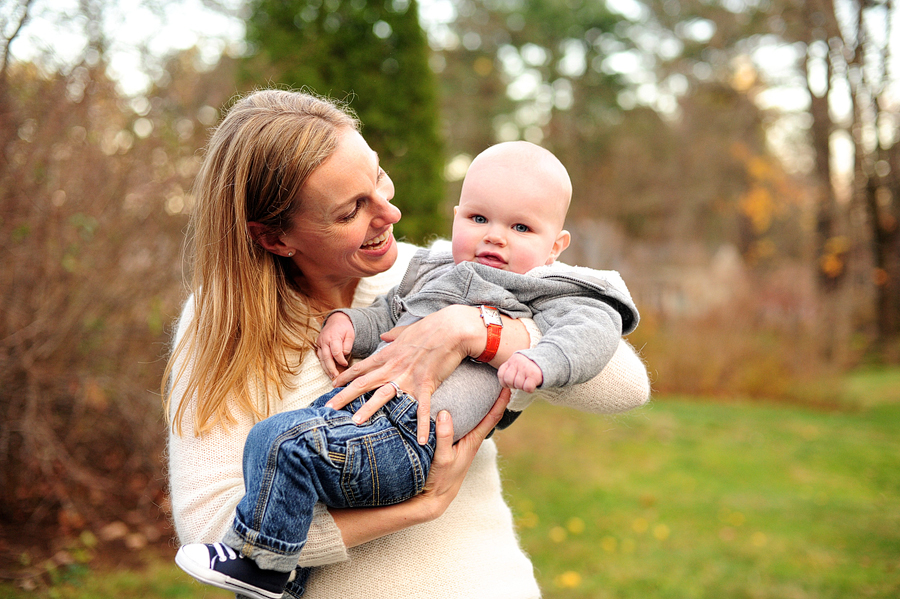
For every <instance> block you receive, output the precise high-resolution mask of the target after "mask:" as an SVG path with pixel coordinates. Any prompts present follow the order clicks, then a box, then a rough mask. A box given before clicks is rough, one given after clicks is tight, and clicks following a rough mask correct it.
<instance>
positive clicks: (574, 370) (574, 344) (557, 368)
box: [517, 296, 622, 388]
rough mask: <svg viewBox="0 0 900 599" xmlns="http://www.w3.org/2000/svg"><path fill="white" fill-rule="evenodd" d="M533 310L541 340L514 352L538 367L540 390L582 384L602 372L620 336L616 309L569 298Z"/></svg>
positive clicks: (595, 300) (543, 304) (585, 298)
mask: <svg viewBox="0 0 900 599" xmlns="http://www.w3.org/2000/svg"><path fill="white" fill-rule="evenodd" d="M533 307H534V308H535V315H534V321H535V323H536V324H537V325H538V327H540V329H541V331H542V333H543V337H542V338H541V340H540V342H539V343H538V344H537V345H536V346H535V347H533V348H531V349H526V350H521V351H520V352H517V353H521V354H523V355H524V356H525V357H527V358H528V359H530V360H532V361H533V362H534V363H535V364H537V365H538V366H539V367H540V368H541V372H542V373H543V375H544V381H543V383H542V384H541V388H547V387H563V386H566V385H572V384H576V383H583V382H585V381H588V380H590V379H592V378H594V377H595V376H597V374H599V373H600V371H601V370H603V367H604V366H605V365H606V364H607V362H609V360H610V359H611V358H612V356H613V354H614V353H615V351H616V348H617V347H618V345H619V339H620V338H621V336H622V316H621V314H620V313H619V311H618V310H617V309H616V308H615V307H613V306H612V305H610V304H608V303H606V302H604V301H602V300H599V299H596V298H589V297H572V296H568V297H565V298H559V299H556V300H547V301H544V302H541V304H540V305H535V306H533Z"/></svg>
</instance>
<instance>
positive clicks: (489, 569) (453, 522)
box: [168, 244, 650, 599]
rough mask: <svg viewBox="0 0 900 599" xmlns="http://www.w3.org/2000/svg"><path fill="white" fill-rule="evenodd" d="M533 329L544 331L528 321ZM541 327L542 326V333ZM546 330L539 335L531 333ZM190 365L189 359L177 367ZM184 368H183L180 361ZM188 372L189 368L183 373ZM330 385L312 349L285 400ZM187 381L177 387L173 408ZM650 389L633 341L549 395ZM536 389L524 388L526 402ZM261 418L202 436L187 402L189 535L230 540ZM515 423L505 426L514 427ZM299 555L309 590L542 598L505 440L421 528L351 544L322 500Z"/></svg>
mask: <svg viewBox="0 0 900 599" xmlns="http://www.w3.org/2000/svg"><path fill="white" fill-rule="evenodd" d="M415 250H416V248H415V247H413V246H410V245H408V244H400V256H399V258H398V260H397V262H396V264H395V265H394V266H393V267H392V268H391V269H390V270H388V271H386V272H384V273H381V274H378V275H376V276H374V277H369V278H367V279H363V280H362V281H360V284H359V285H358V286H357V290H356V294H355V297H354V299H353V307H361V306H366V305H368V304H369V303H371V302H372V300H374V299H375V297H376V296H377V295H380V294H382V293H384V292H386V291H387V290H388V289H389V288H391V287H393V286H394V285H396V284H398V283H399V281H400V279H401V277H402V276H403V272H404V271H405V269H406V265H407V263H408V262H409V260H410V258H411V257H412V254H413V253H414V252H415ZM193 309H194V306H193V301H192V300H190V299H189V300H188V301H187V302H186V303H185V306H184V309H183V311H182V314H181V319H180V322H179V326H178V332H177V334H176V341H177V339H180V338H181V336H182V335H183V334H184V330H185V326H186V324H187V323H188V322H189V320H190V318H191V316H192V314H193ZM529 330H531V331H532V332H533V334H534V331H536V329H535V328H534V327H533V326H531V327H529ZM535 336H536V335H535ZM535 342H536V339H534V338H533V340H532V343H535ZM178 366H180V365H178ZM176 370H177V368H176ZM182 381H184V378H182ZM330 389H331V381H330V380H329V379H328V377H326V376H325V374H324V372H323V371H322V369H321V368H320V367H319V363H318V360H317V359H316V356H315V355H314V354H312V353H309V354H308V355H307V356H305V358H304V360H303V361H302V363H301V365H300V371H299V372H298V373H297V375H296V379H295V380H294V384H293V385H292V388H291V389H288V390H286V391H285V392H284V393H283V394H282V398H281V399H282V401H281V405H280V407H279V409H280V410H293V409H297V408H302V407H304V406H307V405H309V404H310V403H311V402H312V401H313V400H314V399H315V398H317V397H318V396H320V395H321V394H323V393H325V392H327V391H329V390H330ZM180 393H183V383H182V385H181V386H176V388H175V389H174V392H173V401H172V404H173V410H174V407H175V406H176V405H177V403H178V401H179V400H180V399H181V395H180ZM649 393H650V388H649V383H648V379H647V373H646V369H645V367H644V365H643V363H642V362H641V360H640V359H639V358H638V356H637V355H636V354H635V352H634V351H633V350H632V349H631V347H630V346H629V345H628V344H627V343H625V342H624V341H623V342H622V344H621V345H620V348H619V351H617V352H616V354H615V356H614V357H613V359H612V361H611V362H610V363H609V365H608V366H607V367H606V369H604V371H603V372H602V373H601V374H600V375H599V376H598V377H597V378H595V379H594V380H593V381H589V382H587V383H585V384H583V385H578V386H574V387H569V388H567V389H565V390H561V391H555V392H553V393H552V394H548V393H542V395H541V396H542V397H544V398H546V399H547V400H548V401H551V402H553V403H558V404H563V405H569V406H571V407H574V408H577V409H581V410H584V411H589V412H596V413H612V412H621V411H625V410H628V409H631V408H633V407H636V406H639V405H641V404H643V403H645V402H646V401H647V400H648V398H649ZM531 399H532V397H531V396H527V395H524V394H522V395H519V396H518V397H516V398H514V402H515V403H514V405H513V406H511V407H515V408H516V409H521V408H523V407H524V406H526V405H527V404H528V403H530V401H531ZM253 424H254V422H253V419H252V417H250V416H249V415H246V414H244V415H241V416H239V420H238V423H237V424H234V425H231V426H230V427H228V428H227V429H226V428H225V427H218V428H216V429H214V430H212V431H210V432H208V433H206V434H204V435H203V436H201V437H195V436H194V435H193V433H192V432H191V431H193V413H192V411H191V410H187V411H186V414H185V419H184V421H183V423H182V425H183V429H182V430H183V431H184V435H183V436H178V435H175V434H173V433H172V432H171V431H170V434H169V449H168V453H169V479H170V485H171V500H172V513H173V517H174V521H175V529H176V532H177V534H178V538H179V540H180V542H181V543H193V542H206V543H211V542H215V541H219V540H221V538H222V536H223V534H224V532H225V530H226V529H227V528H228V526H230V524H231V520H232V517H233V515H234V508H235V506H236V505H237V503H238V501H239V500H240V498H241V497H242V496H243V494H244V484H243V477H242V472H241V462H242V453H243V448H244V440H245V439H246V437H247V434H248V432H249V431H250V428H251V427H252V426H253ZM514 429H515V427H514V426H513V428H512V429H511V430H510V431H509V432H506V433H504V434H514V432H513V431H514ZM300 564H301V565H305V566H321V567H319V568H317V569H316V570H315V571H314V572H313V574H312V576H311V577H310V583H309V587H308V590H307V594H306V597H308V598H309V599H324V598H327V599H333V598H335V597H340V598H341V599H357V598H358V599H406V598H409V599H420V598H425V597H428V598H434V599H457V598H458V599H471V598H472V597H479V598H481V599H532V598H537V597H540V591H539V589H538V586H537V582H536V581H535V578H534V573H533V569H532V566H531V562H530V561H529V559H528V557H527V556H526V555H525V554H524V553H523V552H522V550H521V549H520V548H519V544H518V540H517V538H516V534H515V531H514V530H513V520H512V514H511V512H510V510H509V508H508V507H507V505H506V503H505V502H504V500H503V497H502V493H501V487H500V474H499V471H498V468H497V448H496V445H495V444H494V442H493V441H492V440H490V439H488V440H487V441H485V442H484V443H483V444H482V446H481V449H480V451H479V452H478V455H477V456H476V457H475V460H474V462H473V463H472V466H471V468H470V469H469V473H468V475H467V476H466V479H465V481H464V483H463V485H462V488H461V490H460V492H459V495H458V496H457V497H456V499H455V500H454V501H453V503H452V504H451V506H450V507H449V509H448V510H447V511H446V512H445V513H444V514H443V515H442V516H441V517H440V518H438V519H437V520H435V521H432V522H429V523H426V524H420V525H417V526H413V527H410V528H407V529H405V530H402V531H400V532H397V533H394V534H391V535H388V536H386V537H382V538H380V539H376V540H374V541H371V542H369V543H366V544H364V545H361V546H359V547H353V548H349V549H348V548H346V547H344V545H343V543H342V541H341V536H340V531H339V530H338V528H337V527H336V526H335V524H334V521H333V520H332V518H331V516H330V515H329V514H328V511H327V510H326V509H325V508H324V507H322V506H321V505H319V506H317V510H316V516H315V518H314V520H313V525H312V528H311V529H310V531H309V537H308V541H307V544H306V546H305V547H304V549H303V553H302V554H301V559H300Z"/></svg>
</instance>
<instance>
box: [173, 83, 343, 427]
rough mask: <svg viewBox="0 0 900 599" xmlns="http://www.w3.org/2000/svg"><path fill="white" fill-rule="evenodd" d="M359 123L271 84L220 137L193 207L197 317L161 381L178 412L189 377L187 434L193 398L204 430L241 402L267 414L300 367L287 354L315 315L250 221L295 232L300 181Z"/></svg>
mask: <svg viewBox="0 0 900 599" xmlns="http://www.w3.org/2000/svg"><path fill="white" fill-rule="evenodd" d="M348 127H349V128H352V129H356V130H358V129H359V122H358V120H357V119H356V117H355V116H354V115H353V114H352V113H351V112H350V111H349V109H347V108H346V107H343V106H341V105H339V104H338V103H336V102H334V101H333V100H329V99H324V98H320V97H317V96H314V95H311V94H309V93H305V92H291V91H281V90H265V91H258V92H255V93H253V94H250V95H249V96H247V97H245V98H243V99H241V100H239V101H238V102H237V103H235V104H234V106H233V107H232V108H231V109H230V110H229V111H228V114H227V116H226V117H225V118H224V119H223V120H222V122H221V123H220V124H219V126H218V128H217V129H216V130H215V132H214V133H213V135H212V137H211V138H210V142H209V145H208V147H207V151H206V155H205V157H204V160H203V165H202V167H201V169H200V172H199V174H198V175H197V179H196V181H195V182H194V201H195V204H194V208H193V212H192V214H191V226H190V228H191V233H192V238H193V239H192V242H193V243H192V246H193V247H192V250H193V279H192V283H191V286H192V291H193V294H194V315H193V318H192V319H191V321H190V322H189V323H188V328H187V330H186V332H185V334H184V335H183V336H182V338H181V340H180V341H179V342H178V344H177V345H176V346H175V348H174V349H173V351H172V355H171V356H170V357H169V361H168V364H167V366H166V371H165V374H164V377H163V386H162V389H163V398H164V401H165V407H166V414H167V415H168V414H171V412H170V409H171V402H172V400H173V397H172V392H173V389H174V388H175V386H176V383H178V382H179V379H181V378H182V377H185V376H186V378H187V382H186V386H185V387H184V392H183V395H182V394H180V393H179V395H180V400H179V404H178V406H177V409H176V411H175V414H174V416H173V422H172V423H171V424H172V426H174V430H175V431H176V432H177V433H178V434H181V433H182V430H181V421H182V419H183V417H184V414H185V411H186V410H187V409H188V408H187V406H188V404H189V403H190V402H191V400H192V399H193V398H195V399H196V401H195V403H194V409H195V410H196V412H195V413H194V434H200V433H202V432H204V431H206V430H208V429H210V428H212V427H213V426H216V425H219V424H221V425H226V426H227V425H228V424H229V423H233V422H235V418H234V415H233V414H232V412H231V410H232V409H237V410H241V411H246V412H249V413H252V414H253V415H254V417H255V418H257V419H262V418H265V417H266V416H268V415H269V412H270V408H271V406H270V399H269V398H270V395H271V393H272V392H273V390H277V389H282V388H284V387H285V386H286V381H287V378H288V375H289V374H291V372H292V371H293V370H295V369H296V367H297V364H296V361H295V363H294V364H289V363H288V356H289V355H294V356H297V355H299V356H301V357H302V356H303V355H304V354H305V352H306V351H308V350H309V349H311V348H312V347H313V346H314V342H315V332H316V331H315V330H314V328H312V324H313V318H314V316H315V315H314V314H313V313H312V311H311V309H310V308H309V306H308V304H307V302H306V301H305V298H304V297H303V295H302V294H301V293H300V292H299V291H298V290H297V289H296V288H295V287H293V286H292V277H290V276H289V274H288V270H287V269H289V268H290V267H291V266H292V264H291V263H290V262H289V261H288V260H287V259H285V258H281V257H279V256H276V255H274V254H272V253H270V252H268V251H266V250H265V249H263V248H262V247H261V246H260V245H259V244H258V243H257V242H256V241H255V240H254V239H253V238H252V237H251V235H250V232H249V231H248V228H247V223H248V222H258V223H260V224H262V225H264V226H265V228H266V230H267V231H271V232H274V233H279V232H288V230H289V228H290V226H291V220H292V217H294V216H295V215H296V214H297V212H298V210H299V209H300V205H301V197H300V189H301V187H302V186H303V184H304V183H305V182H306V180H307V178H308V177H309V175H310V174H311V173H312V172H313V171H314V170H315V169H316V168H317V167H318V166H319V165H320V164H322V162H324V161H325V159H326V158H328V157H329V156H331V154H332V153H333V152H334V151H335V148H336V146H337V140H338V137H339V134H340V132H341V130H343V129H346V128H348ZM178 360H181V365H180V366H179V367H178V368H176V362H177V361H178ZM255 389H260V390H261V391H262V392H263V398H264V401H263V402H257V401H254V399H253V398H254V393H253V391H254V390H255ZM232 402H233V403H232ZM259 403H262V404H263V405H258V404H259Z"/></svg>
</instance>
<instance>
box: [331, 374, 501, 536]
mask: <svg viewBox="0 0 900 599" xmlns="http://www.w3.org/2000/svg"><path fill="white" fill-rule="evenodd" d="M509 394H510V392H509V389H504V390H503V391H501V392H500V397H499V398H498V399H497V401H496V402H495V403H494V406H493V407H492V408H491V411H490V412H488V414H487V416H485V417H484V418H483V419H482V421H481V422H480V423H479V424H478V426H476V427H475V428H474V429H472V430H471V431H470V432H469V433H468V434H466V436H464V437H463V438H462V439H460V440H459V442H458V443H457V444H456V445H454V444H453V421H452V419H451V418H450V415H449V414H448V413H447V412H443V411H442V412H441V413H440V414H439V415H438V418H437V422H436V424H435V434H436V436H437V444H436V445H435V450H434V460H432V462H431V471H430V472H429V473H428V479H427V480H426V481H425V490H424V491H422V493H419V494H418V495H416V496H415V497H413V498H411V499H408V500H406V501H403V502H401V503H396V504H394V505H388V506H384V507H375V508H372V507H365V508H344V509H329V511H330V512H331V515H332V517H333V518H334V521H335V524H337V527H338V529H339V530H340V531H341V537H342V538H343V541H344V545H346V546H347V547H355V546H357V545H362V544H363V543H367V542H369V541H371V540H373V539H377V538H380V537H383V536H385V535H389V534H391V533H395V532H397V531H400V530H403V529H405V528H407V527H409V526H413V525H415V524H422V523H424V522H430V521H432V520H434V519H436V518H438V517H439V516H440V515H441V514H443V513H444V512H445V511H446V510H447V508H448V507H449V506H450V504H451V503H452V502H453V500H454V499H455V498H456V496H457V494H458V493H459V490H460V488H462V484H463V480H465V478H466V474H467V473H468V472H469V467H470V466H471V465H472V460H474V459H475V454H477V453H478V449H479V448H480V447H481V444H482V442H484V440H485V438H486V437H487V436H488V434H490V432H491V431H492V430H494V427H495V426H497V423H498V422H500V418H501V417H502V416H503V411H504V410H505V409H506V406H507V404H509Z"/></svg>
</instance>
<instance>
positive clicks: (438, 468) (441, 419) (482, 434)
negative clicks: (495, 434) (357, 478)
mask: <svg viewBox="0 0 900 599" xmlns="http://www.w3.org/2000/svg"><path fill="white" fill-rule="evenodd" d="M509 398H510V390H509V389H503V390H502V391H501V392H500V396H499V397H498V398H497V401H496V402H494V406H493V407H492V408H491V411H490V412H488V413H487V415H486V416H485V417H484V418H482V420H481V422H480V423H479V424H478V426H476V427H475V428H474V429H472V430H471V431H469V432H468V433H467V434H466V435H465V436H464V437H463V438H462V439H460V440H459V442H458V443H456V444H455V445H454V444H453V421H452V419H451V418H450V414H449V412H446V411H441V413H440V414H438V417H437V422H436V423H435V435H436V437H437V445H436V446H435V450H434V459H433V460H432V462H431V472H429V474H428V480H426V481H425V490H424V491H423V492H422V493H421V494H419V495H416V496H415V497H413V498H412V499H410V500H409V502H408V503H413V502H419V503H420V504H421V505H419V506H417V507H420V508H422V509H423V510H424V513H425V514H428V515H429V516H430V517H428V516H426V518H427V519H430V520H433V519H435V518H437V517H438V516H440V515H441V514H443V513H444V511H445V510H446V509H447V508H448V507H449V506H450V504H451V503H452V502H453V500H454V499H455V498H456V495H457V494H458V493H459V489H460V487H462V483H463V480H465V478H466V473H468V471H469V467H470V466H471V465H472V460H474V459H475V454H477V453H478V449H479V448H480V447H481V444H482V443H483V442H484V440H485V439H486V438H487V436H488V435H489V434H490V433H491V431H492V430H494V427H495V426H497V423H498V422H500V418H501V417H502V416H503V411H504V410H505V409H506V406H507V405H508V404H509Z"/></svg>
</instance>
